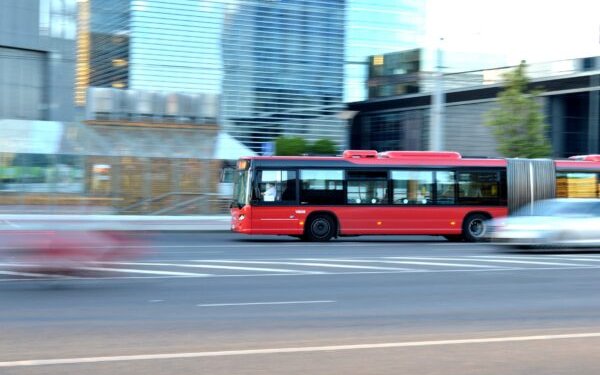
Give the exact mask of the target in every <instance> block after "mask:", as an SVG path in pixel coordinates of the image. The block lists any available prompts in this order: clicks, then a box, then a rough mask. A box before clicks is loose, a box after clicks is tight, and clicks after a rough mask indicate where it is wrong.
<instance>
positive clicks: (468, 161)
mask: <svg viewBox="0 0 600 375" xmlns="http://www.w3.org/2000/svg"><path fill="white" fill-rule="evenodd" d="M599 172H600V156H599V155H587V156H579V157H574V158H571V159H570V160H560V161H558V160H557V161H553V160H549V159H487V158H463V157H462V156H461V155H460V154H459V153H456V152H433V151H388V152H382V153H378V152H377V151H374V150H348V151H345V152H344V153H343V155H342V156H341V157H315V156H302V157H282V156H258V157H248V158H242V159H240V160H238V163H237V169H236V173H235V181H234V189H233V190H234V192H233V201H232V204H231V215H232V219H231V230H232V231H234V232H238V233H245V234H273V235H290V236H294V237H297V238H300V239H303V240H309V241H327V240H330V239H331V238H334V237H338V236H357V235H377V234H381V235H402V234H412V235H441V236H444V237H446V238H447V239H448V240H451V241H458V240H466V241H472V242H474V241H480V240H483V239H484V238H485V235H486V221H487V220H488V219H491V218H495V217H500V216H505V215H507V214H508V213H509V211H512V210H514V209H516V208H518V207H520V206H521V205H523V204H525V203H529V202H530V201H533V200H538V199H547V198H554V197H556V196H559V197H598V196H599V181H600V179H599Z"/></svg>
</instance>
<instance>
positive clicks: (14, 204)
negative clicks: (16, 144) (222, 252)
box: [0, 153, 228, 215]
mask: <svg viewBox="0 0 600 375" xmlns="http://www.w3.org/2000/svg"><path fill="white" fill-rule="evenodd" d="M220 170H221V162H220V161H217V160H203V159H185V158H158V157H157V158H152V157H127V156H85V155H48V154H14V153H0V212H3V213H49V212H51V213H94V214H101V213H104V214H149V215H198V214H216V213H224V212H226V210H227V204H228V197H227V196H223V195H220V194H219V193H218V192H219V185H218V184H219V174H220Z"/></svg>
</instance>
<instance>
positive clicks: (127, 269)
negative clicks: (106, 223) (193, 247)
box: [76, 267, 212, 277]
mask: <svg viewBox="0 0 600 375" xmlns="http://www.w3.org/2000/svg"><path fill="white" fill-rule="evenodd" d="M76 268H77V269H78V270H85V271H106V272H123V273H143V274H148V275H169V276H194V277H207V276H212V275H211V274H208V273H192V272H174V271H149V270H138V269H133V268H107V267H76Z"/></svg>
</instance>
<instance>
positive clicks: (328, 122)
mask: <svg viewBox="0 0 600 375" xmlns="http://www.w3.org/2000/svg"><path fill="white" fill-rule="evenodd" d="M88 1H89V4H90V13H91V23H90V32H91V33H92V53H91V57H90V59H91V61H92V65H93V66H94V67H93V68H92V70H93V72H92V77H95V78H94V79H93V81H94V82H92V84H93V85H95V86H113V87H124V88H129V89H133V90H149V91H162V92H187V93H195V94H201V93H208V94H217V95H219V97H220V104H221V105H220V116H219V123H220V125H221V126H222V127H223V128H224V129H225V130H226V131H227V132H228V133H230V134H231V135H232V136H234V137H235V138H237V139H238V140H239V141H241V142H243V143H244V144H246V145H247V146H249V147H251V148H252V149H253V150H255V151H258V152H262V151H263V150H268V149H270V148H271V147H270V142H272V141H273V140H274V139H275V138H277V137H278V136H281V135H285V136H301V137H303V138H305V139H307V140H308V141H314V140H317V139H320V138H329V139H332V140H333V141H335V142H336V143H337V144H338V146H339V147H340V148H344V147H347V145H348V140H347V133H348V131H347V125H346V120H344V119H342V118H340V117H341V116H340V113H341V112H342V111H344V109H345V104H344V103H345V102H348V101H356V100H362V99H364V98H366V97H367V76H368V68H369V56H373V55H377V54H384V53H390V52H397V51H401V50H405V49H410V48H416V47H418V46H419V42H420V36H421V34H422V30H423V27H422V25H423V6H424V5H423V4H421V2H419V1H416V0H402V1H399V0H381V1H378V2H376V3H375V2H371V1H368V0H272V1H266V0H260V1H259V0H254V1H251V0H248V1H239V0H213V1H198V0H130V1H118V0H88ZM125 5H127V6H125ZM105 16H108V17H109V18H110V20H108V21H106V22H103V21H102V19H103V18H104V17H105ZM95 33H96V34H95ZM115 36H116V37H115ZM94 38H95V39H94ZM115 40H117V41H121V42H122V43H123V44H120V45H116V44H115ZM125 47H127V50H128V54H127V53H125ZM102 59H104V61H100V60H102ZM115 60H116V61H115ZM103 80H104V81H103Z"/></svg>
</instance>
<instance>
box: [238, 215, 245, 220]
mask: <svg viewBox="0 0 600 375" xmlns="http://www.w3.org/2000/svg"><path fill="white" fill-rule="evenodd" d="M245 218H246V215H244V214H242V215H240V216H239V217H238V220H239V221H242V220H244V219H245Z"/></svg>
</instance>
